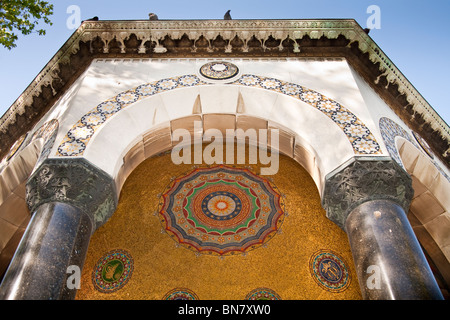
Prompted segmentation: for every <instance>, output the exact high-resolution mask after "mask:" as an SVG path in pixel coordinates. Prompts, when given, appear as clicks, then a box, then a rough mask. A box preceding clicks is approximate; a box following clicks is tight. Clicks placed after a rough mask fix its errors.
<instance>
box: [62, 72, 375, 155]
mask: <svg viewBox="0 0 450 320" xmlns="http://www.w3.org/2000/svg"><path fill="white" fill-rule="evenodd" d="M207 84H210V83H207V82H205V81H203V80H201V79H200V78H199V77H197V76H196V75H184V76H179V77H173V78H166V79H161V80H158V81H154V82H150V83H145V84H142V85H140V86H138V87H136V88H133V89H130V90H127V91H124V92H121V93H119V94H118V95H116V96H115V97H112V98H110V99H108V100H106V101H103V102H102V103H100V104H99V105H98V106H96V107H95V108H93V109H91V110H90V111H89V112H88V113H86V114H85V115H83V116H82V117H81V119H80V120H79V121H78V122H77V123H76V124H75V125H74V126H73V127H72V128H70V130H69V131H68V132H67V134H66V135H65V137H64V138H63V140H62V141H61V143H60V144H59V146H58V149H57V152H56V155H57V156H64V157H73V156H82V155H83V152H84V151H85V149H86V147H87V144H88V143H89V141H90V139H91V138H92V137H93V135H94V134H95V132H96V131H98V129H99V128H100V127H101V126H102V125H103V124H104V123H105V122H106V121H107V120H108V119H109V118H110V117H112V116H113V115H115V114H116V113H118V112H119V111H120V110H123V109H125V108H126V107H127V106H129V105H131V104H133V103H135V102H137V101H139V100H142V99H145V98H147V97H150V96H153V95H155V94H158V93H162V92H167V91H170V90H174V89H178V88H186V87H193V86H200V85H207ZM229 85H240V86H246V87H254V88H260V89H265V90H269V91H273V92H278V93H281V94H284V95H287V96H289V97H292V98H295V99H298V100H301V101H303V102H305V103H307V104H309V105H310V106H312V107H314V108H315V109H317V110H319V111H321V112H322V113H323V114H325V115H326V116H327V117H328V118H330V119H331V120H332V121H333V122H334V123H335V124H336V125H337V126H339V128H340V129H341V130H342V131H343V133H344V134H345V135H346V136H347V138H348V140H349V142H350V143H351V145H352V147H353V150H354V152H355V154H379V153H381V150H380V146H379V144H378V142H377V141H376V139H375V137H374V136H373V134H372V133H371V132H370V130H369V129H368V128H367V127H366V126H365V125H364V123H363V122H362V121H361V120H360V119H359V118H358V117H357V116H356V115H355V114H353V113H352V112H351V111H350V110H348V109H347V108H345V107H344V106H343V105H341V104H340V103H338V102H336V101H335V100H332V99H330V98H327V97H326V96H324V95H322V94H321V93H319V92H317V91H314V90H311V89H308V88H306V87H303V86H300V85H298V84H295V83H290V82H285V81H281V80H278V79H275V78H268V77H260V76H256V75H250V74H244V75H242V76H241V77H239V79H238V80H236V81H234V82H231V83H229Z"/></svg>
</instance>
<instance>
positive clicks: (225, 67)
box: [200, 62, 239, 80]
mask: <svg viewBox="0 0 450 320" xmlns="http://www.w3.org/2000/svg"><path fill="white" fill-rule="evenodd" d="M238 73H239V69H238V67H237V66H236V65H234V64H232V63H230V62H209V63H207V64H205V65H203V66H202V67H201V68H200V74H201V75H202V76H204V77H205V78H208V79H211V80H227V79H230V78H233V77H234V76H236V75H237V74H238Z"/></svg>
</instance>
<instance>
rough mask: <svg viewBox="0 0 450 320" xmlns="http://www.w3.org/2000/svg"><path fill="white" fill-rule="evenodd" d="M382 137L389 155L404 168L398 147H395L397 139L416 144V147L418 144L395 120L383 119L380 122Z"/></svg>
mask: <svg viewBox="0 0 450 320" xmlns="http://www.w3.org/2000/svg"><path fill="white" fill-rule="evenodd" d="M379 126H380V132H381V136H382V137H383V140H384V144H385V145H386V148H387V150H388V152H389V155H390V156H391V157H392V159H394V160H395V161H396V162H397V163H398V164H399V165H400V166H401V167H402V168H404V167H403V163H402V160H401V158H400V154H399V153H398V150H397V146H396V145H395V137H397V136H398V137H402V138H405V139H406V140H408V141H409V142H411V143H412V144H414V145H415V146H416V147H418V146H417V143H416V142H415V141H414V139H412V137H411V136H410V135H409V134H408V132H406V130H405V129H403V128H402V127H401V126H400V125H399V124H397V123H396V122H394V121H393V120H391V119H389V118H386V117H382V118H380V121H379Z"/></svg>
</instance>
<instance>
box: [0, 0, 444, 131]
mask: <svg viewBox="0 0 450 320" xmlns="http://www.w3.org/2000/svg"><path fill="white" fill-rule="evenodd" d="M47 1H49V2H51V3H53V4H54V14H53V16H51V20H52V21H53V25H52V26H48V25H44V24H40V25H42V26H43V27H45V29H46V30H47V34H46V35H45V36H37V35H30V36H26V37H20V39H19V41H18V42H17V47H16V48H14V49H12V50H11V51H9V50H7V49H5V48H3V47H0V115H3V113H4V112H5V111H6V110H7V109H8V108H9V107H10V106H11V104H12V103H13V102H14V101H15V100H16V99H17V98H18V97H19V96H20V94H21V93H22V92H23V91H24V90H25V89H26V87H27V86H28V85H29V84H30V82H31V81H33V79H34V78H35V77H36V76H37V75H38V73H39V72H40V71H41V70H42V68H43V67H44V66H45V65H46V64H47V62H48V61H49V60H50V59H51V58H52V56H53V55H54V54H55V53H56V52H57V51H58V50H59V49H60V48H61V46H62V45H63V44H64V42H65V41H66V40H67V39H68V38H69V37H70V35H71V34H72V33H73V32H74V30H71V29H69V28H68V27H67V25H66V21H67V19H68V18H69V17H70V13H67V8H68V7H69V6H70V5H77V6H78V7H79V8H80V13H81V20H84V19H88V18H91V17H93V16H98V17H99V18H100V19H103V20H146V19H148V13H150V12H155V13H156V14H157V15H158V16H159V18H160V19H222V18H223V15H224V13H225V12H226V10H228V9H231V15H232V17H233V19H314V18H353V19H355V20H356V21H357V22H358V23H359V24H360V25H361V26H362V27H366V26H367V19H368V18H369V17H370V15H371V14H370V13H367V8H368V7H369V6H370V5H377V6H378V7H379V8H380V11H381V25H380V26H381V28H380V29H374V30H372V31H371V32H370V36H371V37H372V38H373V39H374V41H375V42H376V43H377V44H378V45H379V46H380V48H381V49H382V50H383V51H384V52H385V53H386V55H387V56H388V57H389V58H390V59H391V61H392V62H393V63H394V64H395V65H396V66H397V67H398V68H399V69H400V71H401V72H402V73H403V74H404V75H405V76H406V77H407V78H408V80H409V81H410V82H411V83H412V84H413V85H414V86H415V88H416V89H417V90H418V91H419V92H420V93H421V94H422V96H423V97H424V98H425V99H426V100H427V101H428V102H429V103H430V105H431V106H432V107H433V108H434V109H435V110H436V111H437V112H438V113H439V114H440V115H441V117H442V118H443V119H444V120H445V121H446V122H447V123H450V105H449V102H448V101H449V100H447V98H446V97H445V95H444V93H446V92H448V91H449V89H450V81H449V74H450V59H449V56H450V55H449V52H450V41H449V40H450V22H449V21H450V0H430V1H424V0H420V1H417V0H416V1H411V0H409V1H406V0H270V1H269V0H227V1H224V0H223V1H221V0H191V1H185V0H165V1H161V0H158V1H152V0H127V1H116V0H83V1H75V0H57V1H56V0H47Z"/></svg>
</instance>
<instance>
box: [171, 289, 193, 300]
mask: <svg viewBox="0 0 450 320" xmlns="http://www.w3.org/2000/svg"><path fill="white" fill-rule="evenodd" d="M163 300H198V297H197V295H196V294H195V293H194V292H192V291H191V290H189V289H185V288H176V289H173V290H170V291H169V292H167V293H166V294H165V295H164V298H163Z"/></svg>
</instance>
